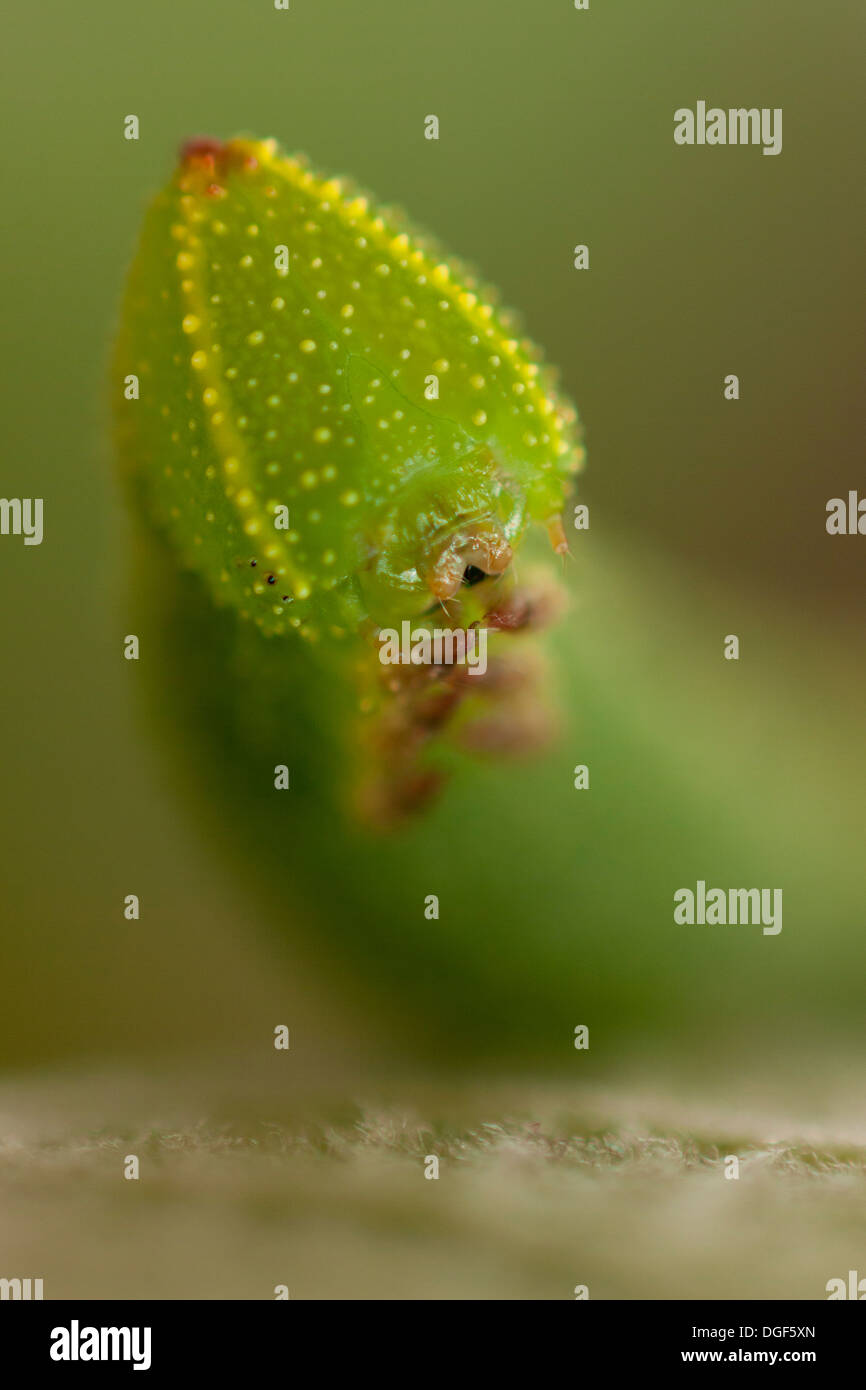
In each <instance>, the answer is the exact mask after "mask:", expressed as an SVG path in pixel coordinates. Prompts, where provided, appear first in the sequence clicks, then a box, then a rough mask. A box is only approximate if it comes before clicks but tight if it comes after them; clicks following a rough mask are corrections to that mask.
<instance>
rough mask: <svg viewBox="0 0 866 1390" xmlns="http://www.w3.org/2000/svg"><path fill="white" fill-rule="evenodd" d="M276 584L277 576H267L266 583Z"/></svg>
mask: <svg viewBox="0 0 866 1390" xmlns="http://www.w3.org/2000/svg"><path fill="white" fill-rule="evenodd" d="M276 582H277V576H276V575H275V574H269V575H268V583H269V584H276Z"/></svg>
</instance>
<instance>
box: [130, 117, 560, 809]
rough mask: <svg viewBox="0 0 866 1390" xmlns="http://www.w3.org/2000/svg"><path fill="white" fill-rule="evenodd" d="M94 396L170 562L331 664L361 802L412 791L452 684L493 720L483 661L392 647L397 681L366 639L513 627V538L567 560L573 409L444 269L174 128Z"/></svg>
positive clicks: (447, 264) (383, 223)
mask: <svg viewBox="0 0 866 1390" xmlns="http://www.w3.org/2000/svg"><path fill="white" fill-rule="evenodd" d="M118 378H119V380H120V382H122V383H125V384H126V385H127V389H120V387H119V384H118V380H117V379H118ZM131 382H133V383H135V386H134V388H129V383H131ZM115 387H116V389H115V398H116V400H117V408H116V417H117V437H118V448H119V453H120V457H121V461H122V465H123V468H124V471H125V473H126V475H127V477H128V478H129V480H130V482H131V483H132V485H133V487H134V491H135V495H136V498H137V500H138V504H139V505H140V507H141V508H142V510H143V511H144V514H145V515H146V517H147V518H148V519H149V521H150V523H151V524H152V525H153V526H154V527H155V528H156V529H157V530H158V531H159V532H160V533H162V534H163V535H164V536H165V537H166V538H167V539H168V541H169V543H170V545H171V546H172V548H173V549H174V551H175V554H176V555H177V557H178V560H179V562H180V563H181V565H182V566H183V567H185V568H187V569H190V570H193V571H194V572H195V573H196V574H197V575H198V576H199V579H200V580H201V582H202V584H203V585H204V587H205V589H206V590H207V592H208V593H209V595H210V598H211V600H212V601H213V602H214V603H216V604H219V605H221V606H228V607H230V608H231V609H233V610H234V611H235V613H236V614H237V615H238V617H239V619H240V620H241V621H244V622H250V623H253V624H255V625H256V626H258V627H259V628H260V629H261V631H262V633H263V634H264V635H266V636H270V637H278V638H281V639H283V640H284V641H285V642H286V644H287V649H288V652H289V653H291V658H292V662H291V663H289V662H287V664H292V663H298V662H303V663H305V671H307V675H306V676H305V677H304V678H305V679H314V678H315V671H316V670H317V669H318V670H319V672H320V674H322V675H324V674H325V673H326V672H327V679H329V680H333V679H334V669H335V661H336V662H338V663H339V662H342V669H343V672H344V677H345V681H346V682H347V683H348V684H349V685H350V686H351V688H352V689H353V690H354V692H355V706H356V716H355V717H353V718H352V719H351V720H349V721H348V723H349V724H350V725H351V727H344V728H341V730H340V731H339V736H340V738H341V739H342V741H343V742H344V743H345V745H346V746H347V747H350V748H353V749H355V750H356V754H357V755H356V756H355V757H354V759H353V761H354V765H355V767H356V774H357V777H359V778H360V779H361V780H362V781H363V780H366V782H367V783H368V784H369V783H370V781H371V779H372V780H373V781H378V782H379V783H381V784H382V786H383V787H384V788H385V791H384V792H383V794H382V795H379V796H374V797H373V798H372V801H373V802H376V804H377V805H378V804H379V803H382V804H384V803H387V802H388V800H389V796H388V792H387V788H388V787H389V786H390V787H391V788H392V790H393V788H395V787H396V786H397V784H399V785H400V786H401V787H403V788H404V793H405V794H404V793H401V794H400V795H399V796H396V801H397V802H400V803H401V805H402V804H403V803H405V802H408V803H410V804H417V803H420V802H421V801H422V800H423V799H424V798H425V796H426V794H427V792H426V791H425V790H424V789H425V788H429V785H430V784H431V781H433V780H435V779H432V778H431V777H430V776H428V769H427V768H426V764H425V758H426V754H427V750H428V747H429V745H430V743H431V738H432V734H433V732H434V730H435V732H436V735H437V737H439V736H440V735H441V733H442V731H443V730H444V728H445V726H446V725H450V724H452V723H453V715H454V713H455V711H456V709H457V707H458V706H459V705H461V704H462V703H463V701H464V699H465V698H466V695H467V692H468V691H470V690H471V691H473V692H475V694H478V695H480V694H481V692H482V690H485V691H486V692H487V693H488V696H489V699H490V700H495V701H496V702H497V704H498V706H499V708H498V709H497V719H498V722H499V724H500V725H502V723H503V718H504V722H505V726H506V727H507V724H508V720H507V717H506V716H507V708H508V701H509V700H510V699H511V698H512V695H513V687H514V682H513V681H511V682H509V681H505V682H502V681H499V680H498V675H497V671H498V666H499V663H500V658H499V657H498V656H497V655H495V654H494V656H493V657H492V658H491V662H490V664H489V666H488V668H487V670H486V671H485V673H483V674H476V676H475V679H474V680H473V679H467V678H466V673H465V666H464V667H461V666H460V665H454V664H450V663H448V662H446V661H443V660H439V661H436V660H433V659H431V660H430V661H428V662H417V663H416V662H415V659H414V658H413V661H412V666H413V668H414V667H417V665H421V666H426V668H427V669H426V672H425V677H426V679H425V680H424V681H421V682H420V685H419V682H418V681H415V680H404V679H398V680H397V681H396V688H395V678H394V668H393V667H388V666H383V664H382V662H381V659H380V657H381V653H380V651H379V650H378V639H379V634H380V633H381V632H382V631H383V630H384V629H392V628H394V627H399V625H400V624H401V623H402V622H403V621H404V620H410V621H411V622H413V623H417V624H419V625H420V626H421V627H425V626H426V627H427V628H429V629H431V631H432V628H433V618H434V615H435V614H437V613H438V615H439V616H440V617H441V615H442V610H443V609H444V610H445V613H446V614H447V615H448V619H449V628H452V629H453V628H455V627H456V629H457V630H460V631H462V632H464V633H466V632H468V631H469V630H471V629H477V628H478V627H479V626H481V625H483V626H485V627H487V628H489V629H490V630H491V631H494V632H495V631H497V630H498V631H513V630H517V629H521V628H526V627H529V626H536V625H537V624H538V622H539V621H540V620H541V615H542V614H543V613H545V612H547V611H549V609H550V604H549V602H547V601H546V600H545V601H544V602H540V601H537V599H536V598H535V597H534V595H533V591H532V585H530V586H529V588H527V589H525V590H521V589H520V588H519V587H518V586H517V585H516V583H515V581H514V572H513V560H514V557H515V556H516V555H517V554H518V552H519V551H520V550H521V549H522V548H523V547H524V545H525V544H526V542H527V538H528V536H529V535H530V533H531V532H532V531H533V530H534V529H535V528H536V527H540V528H541V529H542V530H545V529H546V531H547V535H548V538H549V541H550V545H551V548H552V550H553V551H554V552H556V553H562V552H564V551H565V550H566V549H567V545H566V540H565V532H564V529H563V525H562V520H561V514H562V509H563V505H564V500H565V496H566V493H567V490H568V488H569V486H570V482H571V478H572V475H573V474H574V473H575V472H576V471H577V470H578V469H579V467H580V465H581V463H582V461H583V449H582V446H581V443H580V437H579V430H578V426H577V417H576V413H575V411H574V409H573V407H572V406H571V405H570V404H569V403H568V402H567V401H566V400H565V399H564V398H563V397H562V396H561V395H560V394H559V393H558V391H557V389H556V383H555V380H554V376H553V374H552V372H551V371H550V369H549V368H545V367H543V366H542V364H541V360H540V353H539V352H538V350H537V349H536V348H535V347H534V346H533V344H531V343H530V342H529V341H528V340H526V339H523V338H520V337H519V336H518V335H517V329H516V324H515V320H514V317H513V315H511V314H510V313H509V312H508V311H505V310H502V309H500V308H499V307H498V306H497V304H496V296H495V294H494V292H493V291H491V290H489V289H487V288H484V287H482V286H481V285H479V283H478V282H477V280H476V279H475V278H474V276H472V275H471V274H470V273H469V272H468V271H467V270H466V268H465V267H464V266H462V265H461V263H460V262H458V261H456V260H454V259H453V258H449V257H446V256H444V255H443V254H442V252H441V251H440V250H439V249H438V248H437V246H436V245H435V243H433V242H432V240H431V239H430V238H428V237H426V236H425V235H423V234H421V233H419V232H417V231H416V230H415V229H413V228H412V227H411V226H410V225H409V224H408V223H407V222H406V220H405V219H404V218H403V216H402V215H401V214H400V213H398V212H395V211H393V210H392V209H386V208H379V207H377V206H376V205H375V204H374V202H373V200H372V199H371V198H369V197H368V196H367V195H365V194H363V193H361V192H359V191H358V190H357V189H355V188H354V187H353V186H351V185H350V184H349V183H348V182H347V181H346V180H343V179H334V178H325V177H322V176H320V175H318V174H316V173H314V172H313V171H312V170H311V169H310V168H309V167H308V166H307V163H306V161H305V160H303V159H301V158H290V157H287V156H285V155H284V154H283V153H282V152H281V151H280V150H279V148H278V146H277V144H276V142H274V141H270V140H269V141H254V140H248V139H232V140H228V141H225V142H223V141H219V140H213V139H207V138H197V139H194V140H190V141H188V142H187V143H186V144H185V145H184V146H183V147H182V149H181V153H180V159H179V164H178V167H177V169H176V171H175V173H174V175H173V177H172V179H171V181H170V183H169V185H168V187H167V188H166V189H165V190H164V191H163V192H162V193H161V194H159V195H158V197H157V198H156V199H155V201H154V203H153V204H152V206H151V208H150V210H149V212H148V214H147V217H146V220H145V225H144V230H143V233H142V237H141V241H140V245H139V250H138V253H137V256H136V258H135V261H134V263H133V266H132V269H131V272H130V276H129V281H128V287H127V291H126V297H125V302H124V308H123V315H122V321H121V330H120V334H119V338H118V344H117V351H116V355H115ZM431 601H432V609H431ZM301 653H303V655H301ZM338 653H342V656H340V655H338ZM397 670H398V672H400V675H401V676H403V675H405V674H406V672H405V671H404V670H403V668H402V667H398V668H397ZM409 674H410V675H411V674H413V672H412V671H410V672H409ZM415 674H417V671H415ZM422 686H423V687H424V692H425V693H424V696H423V698H422V697H420V696H419V694H418V691H419V689H420V688H421V687H422ZM432 687H436V688H437V690H438V696H437V699H435V700H433V701H431V699H430V698H429V691H430V688H432ZM287 698H288V699H291V695H290V692H289V693H288V694H287ZM434 705H435V714H434V708H433V707H434ZM341 710H343V711H344V707H343V706H341ZM340 718H341V720H342V721H343V723H344V724H345V723H346V722H347V720H346V715H345V712H343V713H341V715H340ZM513 727H514V728H516V723H515V724H514V725H513ZM371 728H372V730H373V732H372V733H371V732H370V731H371ZM504 741H505V742H506V743H507V742H508V739H507V738H506V739H505V740H504ZM514 741H515V740H514V739H512V740H511V742H514ZM516 741H517V742H519V739H517V740H516ZM477 742H478V740H476V743H477ZM483 742H484V740H483V739H481V743H482V744H483ZM406 787H415V788H416V792H414V793H411V794H409V793H407V792H405V788H406ZM418 788H420V789H421V790H417V789H418ZM380 790H381V788H380ZM391 800H395V798H394V797H392V798H391ZM362 801H364V802H365V804H366V805H368V806H369V805H370V804H371V798H369V797H367V798H363V797H362Z"/></svg>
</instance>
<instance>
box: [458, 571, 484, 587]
mask: <svg viewBox="0 0 866 1390" xmlns="http://www.w3.org/2000/svg"><path fill="white" fill-rule="evenodd" d="M486 578H487V575H486V574H485V573H484V571H483V570H480V569H478V567H477V566H476V565H467V566H466V568H465V570H464V571H463V583H464V584H466V585H468V586H469V588H470V589H471V588H472V585H473V584H480V583H481V581H482V579H486Z"/></svg>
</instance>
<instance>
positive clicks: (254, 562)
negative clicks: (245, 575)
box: [250, 560, 258, 569]
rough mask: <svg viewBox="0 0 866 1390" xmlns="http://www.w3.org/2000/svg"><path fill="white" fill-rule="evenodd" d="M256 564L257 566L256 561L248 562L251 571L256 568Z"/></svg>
mask: <svg viewBox="0 0 866 1390" xmlns="http://www.w3.org/2000/svg"><path fill="white" fill-rule="evenodd" d="M257 564H258V560H250V568H251V569H255V567H256V565H257Z"/></svg>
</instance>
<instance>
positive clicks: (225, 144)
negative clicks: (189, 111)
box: [179, 135, 259, 197]
mask: <svg viewBox="0 0 866 1390" xmlns="http://www.w3.org/2000/svg"><path fill="white" fill-rule="evenodd" d="M179 158H180V164H181V168H182V169H184V170H186V171H187V172H199V173H204V174H207V175H212V174H223V175H224V174H225V173H226V172H227V170H229V169H232V168H234V169H257V168H258V164H259V162H258V160H257V159H256V157H255V155H254V154H253V153H252V148H251V146H250V143H249V142H248V141H246V140H214V139H212V138H211V137H210V136H207V135H197V136H195V137H194V138H193V139H191V140H185V141H184V143H183V144H182V145H181V147H180V151H179ZM223 191H224V190H223V189H222V187H221V185H220V184H218V183H211V184H210V185H209V187H208V189H207V192H208V193H209V194H210V195H211V197H219V196H220V194H221V193H222V192H223Z"/></svg>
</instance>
